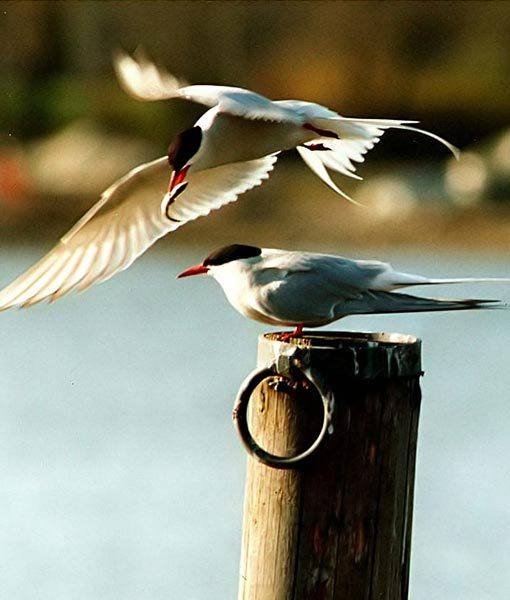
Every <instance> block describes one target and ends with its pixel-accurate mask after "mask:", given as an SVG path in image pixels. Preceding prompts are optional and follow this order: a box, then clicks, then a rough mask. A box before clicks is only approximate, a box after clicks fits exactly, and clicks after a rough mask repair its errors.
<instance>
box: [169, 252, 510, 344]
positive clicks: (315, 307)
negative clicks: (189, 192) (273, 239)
mask: <svg viewBox="0 0 510 600" xmlns="http://www.w3.org/2000/svg"><path fill="white" fill-rule="evenodd" d="M200 274H207V275H210V276H212V277H213V278H214V279H215V280H216V281H217V282H218V283H219V284H220V285H221V287H222V288H223V291H224V292H225V295H226V297H227V299H228V301H229V302H230V304H231V305H232V306H233V307H234V308H235V309H236V310H237V311H238V312H240V313H241V314H242V315H244V316H246V317H249V318H250V319H254V320H256V321H261V322H262V323H268V324H270V325H277V326H279V327H282V326H284V327H289V326H292V327H294V328H295V329H294V331H293V332H292V333H286V334H284V335H283V338H284V339H289V338H292V337H295V336H298V335H300V334H301V332H302V330H303V327H320V326H322V325H326V324H328V323H331V322H333V321H336V320H338V319H341V318H342V317H346V316H348V315H358V314H375V313H404V312H422V311H442V310H465V309H475V308H486V307H489V306H502V305H501V304H500V303H499V301H498V300H473V299H463V300H446V299H445V300H439V299H434V298H422V297H418V296H411V295H409V294H402V293H400V292H395V290H398V289H400V288H405V287H411V286H418V285H429V286H430V285H439V284H453V283H478V282H506V283H510V279H490V278H489V279H473V278H469V279H430V278H428V277H423V276H420V275H411V274H408V273H400V272H398V271H395V270H394V269H393V268H392V267H391V265H389V264H387V263H384V262H379V261H374V260H350V259H348V258H343V257H341V256H334V255H329V254H315V253H310V252H297V251H295V252H291V251H286V250H276V249H269V248H258V247H256V246H245V245H242V244H234V245H231V246H225V247H223V248H220V249H219V250H216V251H215V252H213V253H212V254H210V255H209V256H208V257H207V258H206V259H205V260H204V261H203V262H202V263H201V264H199V265H196V266H193V267H190V268H189V269H186V270H185V271H183V272H182V273H181V274H180V275H178V277H189V276H192V275H200Z"/></svg>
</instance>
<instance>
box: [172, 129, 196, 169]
mask: <svg viewBox="0 0 510 600" xmlns="http://www.w3.org/2000/svg"><path fill="white" fill-rule="evenodd" d="M201 143H202V130H201V129H200V127H192V128H191V129H186V131H181V133H179V134H178V135H176V136H175V138H174V139H173V140H172V142H171V144H170V146H168V162H169V163H170V166H171V167H172V168H173V169H174V171H180V170H181V169H182V168H183V167H185V166H186V164H187V163H188V161H189V159H190V158H191V157H192V156H194V155H195V154H196V153H197V152H198V149H199V148H200V144H201Z"/></svg>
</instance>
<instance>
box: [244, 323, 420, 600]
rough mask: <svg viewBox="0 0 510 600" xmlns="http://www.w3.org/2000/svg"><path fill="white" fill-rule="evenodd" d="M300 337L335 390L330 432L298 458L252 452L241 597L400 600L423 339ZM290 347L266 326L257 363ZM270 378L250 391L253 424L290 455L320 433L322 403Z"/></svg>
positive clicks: (272, 447) (264, 442) (265, 443)
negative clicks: (299, 461)
mask: <svg viewBox="0 0 510 600" xmlns="http://www.w3.org/2000/svg"><path fill="white" fill-rule="evenodd" d="M295 343H296V342H294V345H295ZM298 343H299V346H300V348H299V350H300V352H302V353H303V352H304V353H305V355H306V357H305V358H306V361H307V362H308V364H309V365H311V367H312V368H313V369H314V370H315V372H316V373H318V374H319V376H320V378H321V380H322V381H323V382H325V384H326V385H327V386H328V387H329V389H330V390H331V391H332V393H333V396H334V399H335V408H334V413H333V421H332V424H333V433H331V435H327V437H326V438H325V440H324V442H323V443H322V444H321V447H320V448H319V449H318V450H317V451H316V452H315V454H314V455H313V456H312V457H311V458H310V459H308V460H307V462H306V463H305V464H304V465H302V466H300V467H299V468H295V469H285V470H281V469H275V468H273V467H269V466H266V465H264V464H262V463H260V462H259V461H258V460H256V459H255V458H254V457H252V456H250V457H249V458H248V468H247V478H246V492H245V504H244V523H243V542H242V553H241V565H240V583H239V600H382V599H385V600H405V599H406V598H407V597H408V588H409V561H410V544H411V525H412V507H413V489H414V473H415V459H416V442H417V431H418V416H419V407H420V387H419V376H420V374H421V365H420V351H421V344H420V341H419V340H416V339H415V338H412V337H411V336H403V335H398V334H356V333H332V334H320V335H316V334H314V335H311V336H308V335H307V336H304V337H303V338H302V339H300V340H299V341H298ZM302 345H305V346H302ZM292 348H293V345H291V344H288V343H283V342H279V341H278V340H277V338H276V336H275V335H271V334H266V335H265V336H262V337H261V339H260V343H259V360H258V365H259V367H267V366H269V365H271V364H274V363H275V360H276V361H277V360H278V357H279V356H281V355H282V353H283V354H285V353H287V354H288V352H289V350H292ZM276 387H277V389H274V386H271V384H270V382H269V381H268V380H265V381H264V382H263V383H261V384H260V385H259V386H258V387H257V389H256V390H255V392H254V393H253V395H252V399H251V402H250V410H249V424H250V431H251V433H252V434H253V436H254V437H255V439H256V441H257V443H258V444H259V445H260V446H261V447H263V448H264V449H266V450H268V451H269V452H271V453H273V454H278V455H288V454H292V455H293V454H296V453H297V452H298V451H300V450H302V449H303V446H307V445H309V442H310V439H312V438H314V437H315V436H316V434H317V431H318V429H320V423H321V419H322V416H321V415H322V405H321V402H320V401H319V400H318V399H317V398H314V396H313V394H312V391H311V390H310V389H305V388H304V387H303V386H297V388H296V389H294V388H293V387H291V386H285V385H283V386H282V385H280V386H276Z"/></svg>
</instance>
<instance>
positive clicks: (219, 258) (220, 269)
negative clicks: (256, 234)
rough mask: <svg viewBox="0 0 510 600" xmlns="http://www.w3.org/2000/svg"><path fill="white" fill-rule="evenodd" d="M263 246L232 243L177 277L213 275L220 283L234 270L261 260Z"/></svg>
mask: <svg viewBox="0 0 510 600" xmlns="http://www.w3.org/2000/svg"><path fill="white" fill-rule="evenodd" d="M261 254H262V248H258V247H257V246H245V245H243V244H232V245H231V246H224V247H223V248H220V249H219V250H215V251H214V252H212V253H211V254H209V256H207V257H206V258H205V259H204V260H203V261H202V263H201V264H199V265H195V266H193V267H189V268H188V269H186V270H185V271H183V272H182V273H180V274H179V275H177V278H178V279H179V278H181V277H190V276H191V275H212V276H213V277H214V278H215V279H217V280H218V281H219V282H220V283H222V280H223V278H224V277H228V276H229V275H230V276H231V275H232V272H233V271H236V270H237V269H238V268H240V267H243V266H249V265H251V264H253V263H254V262H257V261H258V260H259V257H260V255H261Z"/></svg>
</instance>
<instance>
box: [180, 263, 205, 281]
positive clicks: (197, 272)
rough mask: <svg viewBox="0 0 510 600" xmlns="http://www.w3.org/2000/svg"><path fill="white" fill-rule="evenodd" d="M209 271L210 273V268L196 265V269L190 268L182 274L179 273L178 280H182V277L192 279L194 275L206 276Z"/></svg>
mask: <svg viewBox="0 0 510 600" xmlns="http://www.w3.org/2000/svg"><path fill="white" fill-rule="evenodd" d="M207 271H209V267H205V266H204V265H195V266H194V267H190V268H189V269H186V270H185V271H183V272H182V273H179V275H177V279H180V278H181V277H191V276H192V275H204V274H205V273H207Z"/></svg>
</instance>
